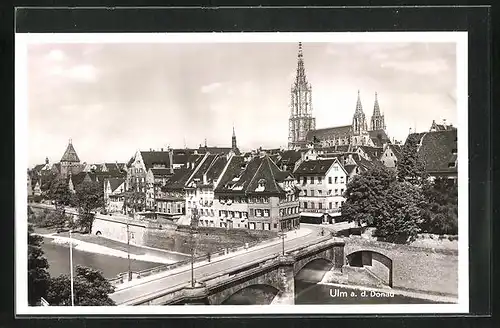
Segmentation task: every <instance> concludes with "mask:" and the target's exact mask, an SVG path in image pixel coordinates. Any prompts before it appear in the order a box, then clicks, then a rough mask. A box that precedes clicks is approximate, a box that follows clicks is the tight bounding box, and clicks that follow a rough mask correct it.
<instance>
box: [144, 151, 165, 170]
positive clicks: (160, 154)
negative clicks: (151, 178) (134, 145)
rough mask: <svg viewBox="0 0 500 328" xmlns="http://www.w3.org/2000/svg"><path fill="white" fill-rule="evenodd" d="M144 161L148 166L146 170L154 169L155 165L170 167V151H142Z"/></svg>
mask: <svg viewBox="0 0 500 328" xmlns="http://www.w3.org/2000/svg"><path fill="white" fill-rule="evenodd" d="M141 156H142V160H143V161H144V165H145V166H146V170H149V169H150V168H152V167H154V166H155V165H161V166H165V167H169V165H170V158H169V153H168V151H141Z"/></svg>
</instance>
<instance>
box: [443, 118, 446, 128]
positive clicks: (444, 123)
mask: <svg viewBox="0 0 500 328" xmlns="http://www.w3.org/2000/svg"><path fill="white" fill-rule="evenodd" d="M443 125H444V126H446V119H445V118H443Z"/></svg>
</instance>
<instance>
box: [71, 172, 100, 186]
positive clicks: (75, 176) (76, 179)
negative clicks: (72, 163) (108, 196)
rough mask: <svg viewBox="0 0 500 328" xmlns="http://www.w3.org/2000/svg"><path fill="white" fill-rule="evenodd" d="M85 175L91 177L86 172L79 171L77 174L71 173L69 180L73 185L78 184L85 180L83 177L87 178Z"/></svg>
mask: <svg viewBox="0 0 500 328" xmlns="http://www.w3.org/2000/svg"><path fill="white" fill-rule="evenodd" d="M87 177H89V178H91V177H90V176H89V175H88V174H87V172H80V173H77V174H72V175H71V181H72V182H73V186H74V187H76V186H78V185H79V184H81V183H82V182H83V181H84V180H85V178H87ZM68 178H69V177H68ZM92 181H94V180H92Z"/></svg>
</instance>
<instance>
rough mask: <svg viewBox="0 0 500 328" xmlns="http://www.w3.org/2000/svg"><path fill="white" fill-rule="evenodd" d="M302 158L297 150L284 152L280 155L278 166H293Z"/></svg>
mask: <svg viewBox="0 0 500 328" xmlns="http://www.w3.org/2000/svg"><path fill="white" fill-rule="evenodd" d="M301 157H302V152H301V151H298V150H285V151H284V152H282V153H281V154H280V160H279V163H280V164H295V163H296V162H297V161H298V160H299V159H301Z"/></svg>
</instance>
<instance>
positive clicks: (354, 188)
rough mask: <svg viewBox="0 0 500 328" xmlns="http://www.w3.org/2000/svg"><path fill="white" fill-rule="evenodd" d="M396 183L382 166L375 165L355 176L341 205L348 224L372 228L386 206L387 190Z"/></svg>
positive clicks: (390, 173)
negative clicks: (364, 225) (354, 223)
mask: <svg viewBox="0 0 500 328" xmlns="http://www.w3.org/2000/svg"><path fill="white" fill-rule="evenodd" d="M395 181H396V177H395V175H394V173H393V172H391V171H389V170H388V169H387V168H385V167H384V166H382V165H378V164H377V165H375V166H373V167H372V168H370V169H368V170H367V171H365V172H362V173H361V174H359V175H357V176H355V177H354V178H353V179H352V180H351V181H350V182H349V183H348V184H347V189H346V191H345V194H344V197H346V201H345V203H344V204H343V205H342V215H345V216H346V218H347V220H348V221H349V222H352V221H354V222H356V223H357V224H358V226H359V225H361V224H363V223H364V224H367V225H368V226H374V225H375V224H376V220H377V218H378V217H379V216H380V213H381V211H382V210H383V209H384V207H385V206H386V204H385V203H386V194H387V189H388V188H389V187H390V186H391V185H392V184H393V183H395Z"/></svg>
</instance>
